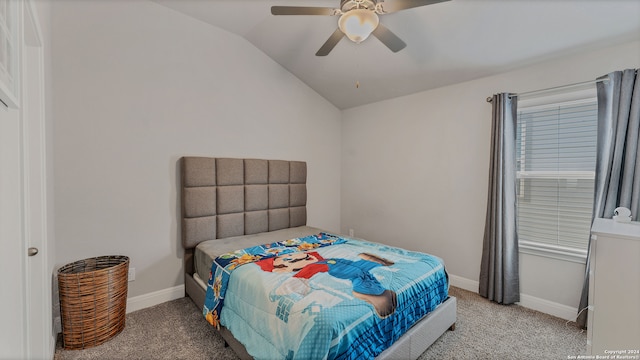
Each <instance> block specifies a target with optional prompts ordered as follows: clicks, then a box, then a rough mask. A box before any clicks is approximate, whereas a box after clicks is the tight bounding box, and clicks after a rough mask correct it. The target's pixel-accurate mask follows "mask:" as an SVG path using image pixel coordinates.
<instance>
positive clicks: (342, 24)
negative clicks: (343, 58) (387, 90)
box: [271, 0, 450, 56]
mask: <svg viewBox="0 0 640 360" xmlns="http://www.w3.org/2000/svg"><path fill="white" fill-rule="evenodd" d="M443 1H450V0H393V1H384V0H340V8H337V9H335V8H328V7H308V6H307V7H305V6H272V7H271V13H272V14H273V15H329V16H340V19H339V20H338V29H336V31H334V32H333V34H331V36H329V39H328V40H327V41H326V42H325V43H324V45H322V47H320V50H318V52H316V56H326V55H328V54H329V53H330V52H331V50H333V48H334V47H335V46H336V45H337V44H338V42H339V41H340V40H342V38H343V37H344V36H347V37H348V38H349V39H350V40H351V41H353V42H355V43H358V44H359V43H360V42H362V41H364V40H365V39H366V38H367V37H369V35H371V34H373V36H375V37H376V38H378V40H380V41H381V42H382V43H383V44H385V45H386V46H387V47H388V48H389V49H390V50H391V51H393V52H398V51H400V50H402V49H404V47H405V46H407V44H405V42H404V41H402V39H400V38H399V37H398V36H396V34H394V33H393V32H391V30H389V29H388V28H387V27H386V26H384V25H382V24H380V20H379V18H378V15H384V14H390V13H394V12H396V11H400V10H405V9H410V8H414V7H418V6H425V5H431V4H436V3H439V2H443Z"/></svg>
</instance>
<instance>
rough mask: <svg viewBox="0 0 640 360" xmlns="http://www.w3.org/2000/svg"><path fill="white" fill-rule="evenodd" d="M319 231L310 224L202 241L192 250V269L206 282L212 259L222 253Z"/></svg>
mask: <svg viewBox="0 0 640 360" xmlns="http://www.w3.org/2000/svg"><path fill="white" fill-rule="evenodd" d="M319 232H321V230H320V229H317V228H314V227H311V226H298V227H293V228H287V229H281V230H276V231H271V232H263V233H258V234H252V235H243V236H234V237H229V238H224V239H216V240H207V241H203V242H201V243H200V244H198V246H196V250H195V252H194V258H195V261H194V266H195V268H194V271H195V273H196V274H198V277H199V278H200V279H201V280H202V281H204V282H206V281H207V279H209V272H210V271H211V264H213V259H215V258H217V257H218V256H220V255H222V254H225V253H228V252H232V251H235V250H238V249H244V248H248V247H251V246H255V245H261V244H269V243H272V242H276V241H282V240H287V239H293V238H299V237H303V236H308V235H312V234H317V233H319Z"/></svg>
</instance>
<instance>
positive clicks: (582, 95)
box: [516, 85, 597, 264]
mask: <svg viewBox="0 0 640 360" xmlns="http://www.w3.org/2000/svg"><path fill="white" fill-rule="evenodd" d="M593 103H595V104H597V93H596V88H595V85H592V86H590V87H589V88H586V89H578V90H573V91H565V92H561V93H555V94H550V95H546V96H538V97H535V98H530V99H524V100H520V99H519V100H518V109H517V112H518V113H517V119H516V121H517V126H518V127H519V126H520V124H519V121H518V119H519V117H520V113H521V112H523V111H536V110H543V109H545V108H557V107H559V106H575V105H586V104H593ZM520 146H521V147H523V146H525V144H524V142H521V144H520ZM518 152H519V151H518ZM516 161H520V158H516ZM523 178H525V179H526V178H531V179H545V178H547V179H557V178H561V179H595V166H594V170H593V171H516V179H517V180H519V179H523ZM517 186H518V187H522V186H524V182H520V181H518V185H517ZM520 190H521V191H519V194H520V195H518V196H517V197H520V196H524V195H523V194H524V191H522V190H523V188H520ZM516 211H517V210H516ZM516 217H517V214H516ZM516 221H517V220H516ZM592 221H593V220H592ZM589 230H590V229H589ZM518 248H519V252H520V253H524V254H530V255H536V256H542V257H547V258H552V259H557V260H563V261H569V262H575V263H580V264H586V261H587V249H586V248H585V249H578V248H573V247H566V246H561V245H552V244H545V243H542V242H536V241H529V240H521V239H520V236H519V235H518Z"/></svg>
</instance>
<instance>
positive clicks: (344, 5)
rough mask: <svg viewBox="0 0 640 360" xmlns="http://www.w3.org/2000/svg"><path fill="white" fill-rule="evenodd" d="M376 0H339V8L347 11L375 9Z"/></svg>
mask: <svg viewBox="0 0 640 360" xmlns="http://www.w3.org/2000/svg"><path fill="white" fill-rule="evenodd" d="M375 8H376V0H341V1H340V10H342V12H347V11H349V10H353V9H367V10H372V11H373V10H375Z"/></svg>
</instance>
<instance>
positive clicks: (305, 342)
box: [203, 233, 449, 359]
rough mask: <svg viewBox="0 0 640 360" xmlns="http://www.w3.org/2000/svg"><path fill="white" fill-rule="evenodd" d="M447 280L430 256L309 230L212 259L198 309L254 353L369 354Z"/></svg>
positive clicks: (429, 305)
mask: <svg viewBox="0 0 640 360" xmlns="http://www.w3.org/2000/svg"><path fill="white" fill-rule="evenodd" d="M448 286H449V284H448V276H447V273H446V271H445V269H444V264H443V262H442V260H441V259H439V258H437V257H435V256H432V255H428V254H424V253H419V252H412V251H407V250H404V249H399V248H394V247H389V246H385V245H381V244H375V243H370V242H366V241H361V240H355V239H350V238H343V237H340V236H337V235H333V234H329V233H319V234H317V235H311V236H306V237H302V238H295V239H289V240H285V241H281V242H276V243H271V244H264V245H261V246H254V247H250V248H246V249H242V250H238V251H235V252H232V253H227V254H224V255H222V256H219V257H218V258H216V259H215V260H214V262H213V265H212V267H211V273H210V276H209V282H208V286H207V293H206V299H205V305H204V309H203V314H204V316H205V318H206V319H207V321H208V322H209V323H211V324H212V325H213V326H216V327H218V328H219V326H220V325H223V326H225V327H226V328H227V329H229V330H230V331H231V332H232V333H233V334H234V336H235V338H236V339H237V340H238V341H240V342H241V343H242V344H243V345H244V346H245V348H246V349H247V352H248V353H249V354H250V355H251V356H253V357H254V358H256V359H262V358H264V359H327V358H328V359H362V358H373V357H375V356H377V355H379V354H380V353H381V352H382V351H384V350H385V349H386V348H388V347H389V346H391V345H392V344H393V343H394V342H395V341H396V340H397V339H398V338H399V337H400V336H402V335H403V334H404V333H405V332H406V331H407V330H409V329H410V328H411V326H412V325H413V324H414V323H416V322H417V321H419V320H420V319H421V318H422V317H423V316H424V315H426V314H427V313H429V312H431V311H432V310H434V309H435V308H436V307H437V306H438V305H439V304H440V303H441V302H443V301H444V300H446V299H447V296H448V294H447V292H448Z"/></svg>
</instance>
